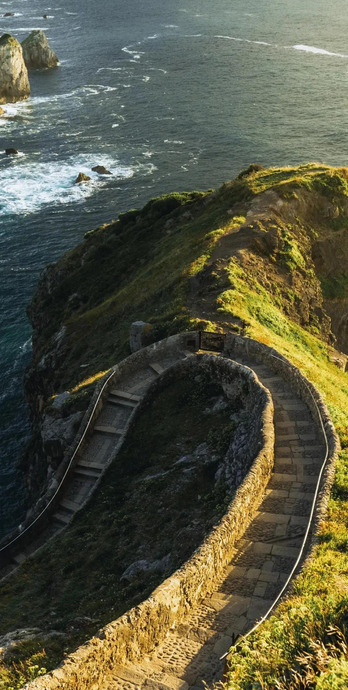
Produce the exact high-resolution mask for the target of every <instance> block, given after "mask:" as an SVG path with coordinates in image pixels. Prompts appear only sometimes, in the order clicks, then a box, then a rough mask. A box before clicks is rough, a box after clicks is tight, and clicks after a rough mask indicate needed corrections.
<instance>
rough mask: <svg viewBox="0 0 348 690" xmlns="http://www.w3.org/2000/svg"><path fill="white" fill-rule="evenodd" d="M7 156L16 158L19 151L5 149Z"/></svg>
mask: <svg viewBox="0 0 348 690" xmlns="http://www.w3.org/2000/svg"><path fill="white" fill-rule="evenodd" d="M5 153H6V156H15V155H16V154H17V153H18V151H17V149H5Z"/></svg>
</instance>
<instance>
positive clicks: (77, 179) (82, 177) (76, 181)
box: [74, 172, 91, 184]
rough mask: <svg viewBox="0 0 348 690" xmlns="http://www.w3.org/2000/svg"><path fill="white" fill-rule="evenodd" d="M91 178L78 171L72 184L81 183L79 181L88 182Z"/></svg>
mask: <svg viewBox="0 0 348 690" xmlns="http://www.w3.org/2000/svg"><path fill="white" fill-rule="evenodd" d="M90 179H91V178H90V177H88V175H85V173H83V172H79V174H78V176H77V178H76V180H75V182H74V184H81V182H88V181H89V180H90Z"/></svg>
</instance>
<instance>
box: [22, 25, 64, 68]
mask: <svg viewBox="0 0 348 690" xmlns="http://www.w3.org/2000/svg"><path fill="white" fill-rule="evenodd" d="M22 49H23V57H24V61H25V64H26V66H27V69H45V68H47V67H57V65H58V63H59V60H58V58H57V56H56V54H55V53H54V52H53V50H52V48H50V45H49V43H48V38H47V36H46V35H45V34H44V32H43V31H41V29H37V30H35V31H32V32H31V34H29V36H28V37H27V38H25V39H24V41H23V42H22Z"/></svg>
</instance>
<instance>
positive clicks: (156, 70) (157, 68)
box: [148, 67, 168, 74]
mask: <svg viewBox="0 0 348 690" xmlns="http://www.w3.org/2000/svg"><path fill="white" fill-rule="evenodd" d="M148 70H149V71H150V70H151V72H163V74H168V72H167V70H166V69H161V67H148Z"/></svg>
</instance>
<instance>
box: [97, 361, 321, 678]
mask: <svg viewBox="0 0 348 690" xmlns="http://www.w3.org/2000/svg"><path fill="white" fill-rule="evenodd" d="M241 363H243V364H246V365H247V366H249V367H251V368H252V369H253V370H254V371H255V373H256V374H257V376H258V377H259V379H260V381H261V383H263V384H264V386H265V387H266V388H268V390H269V391H270V392H271V395H272V397H273V402H274V408H275V420H274V421H275V438H276V441H275V466H274V473H273V475H272V478H271V480H270V482H269V484H268V486H267V489H266V491H265V494H264V498H263V501H262V503H261V505H260V507H259V510H258V512H257V514H256V516H255V518H254V520H253V521H252V523H251V524H250V526H249V528H248V529H247V531H246V533H245V534H244V537H243V539H240V540H239V542H237V544H236V548H235V552H234V556H233V558H232V561H231V563H230V564H229V566H228V567H227V568H226V569H225V572H224V576H223V579H222V581H221V582H220V586H219V587H218V589H217V590H216V591H215V592H214V593H213V594H212V595H211V596H209V597H208V598H207V599H205V600H204V601H203V602H202V603H201V604H200V606H198V607H197V608H196V609H194V610H193V611H191V612H190V613H189V614H188V615H187V617H186V618H185V620H184V622H182V623H181V624H180V625H179V626H178V627H177V628H176V629H173V630H171V631H169V632H168V634H167V637H166V638H165V640H164V641H163V642H162V643H161V644H160V645H159V646H158V647H157V648H156V649H155V650H154V652H153V653H152V654H151V655H149V656H147V657H145V658H142V659H141V660H139V662H137V663H133V664H130V665H127V666H122V667H120V666H116V667H114V668H113V669H112V672H111V673H110V674H109V675H107V676H106V677H105V678H104V679H103V682H102V683H101V684H98V685H96V686H95V687H96V688H97V687H98V688H100V689H103V690H118V689H123V690H134V689H135V688H152V689H153V690H155V689H156V690H198V689H202V688H204V687H207V686H208V687H212V685H213V684H214V683H216V682H217V681H219V680H220V679H221V678H222V673H223V666H224V662H223V660H222V659H221V657H222V656H223V655H224V654H225V653H226V652H227V651H228V649H229V648H230V647H231V645H232V644H233V643H234V641H235V640H236V639H237V637H238V636H239V635H241V634H243V633H246V632H247V631H248V630H250V629H251V628H252V627H253V625H254V624H255V622H256V621H257V620H259V619H260V618H262V617H263V616H264V615H265V614H266V612H267V611H268V610H269V608H270V607H271V606H272V604H273V602H274V601H275V599H276V598H277V596H278V594H279V593H280V591H281V590H282V588H283V587H284V583H285V582H286V581H287V580H288V577H289V574H290V572H291V570H292V569H293V566H294V564H295V562H296V559H297V557H298V554H299V551H300V548H301V545H302V541H303V535H304V532H305V530H306V526H307V523H308V517H309V514H310V511H311V505H312V501H313V496H314V491H315V487H316V482H317V477H318V474H319V471H320V468H321V465H322V462H323V460H324V456H325V447H324V443H323V439H322V438H320V435H321V432H320V431H319V428H318V426H317V424H315V423H314V422H313V418H312V416H311V413H310V411H309V409H308V407H307V406H306V404H305V403H304V402H303V401H302V400H301V399H300V397H299V396H298V395H297V394H296V393H295V392H294V390H293V389H292V388H291V387H290V385H289V383H288V382H287V381H286V380H285V379H284V378H282V377H281V376H279V375H276V374H275V372H274V371H273V370H272V369H271V368H269V367H267V366H264V365H262V364H260V363H258V362H257V361H253V360H243V361H241Z"/></svg>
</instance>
